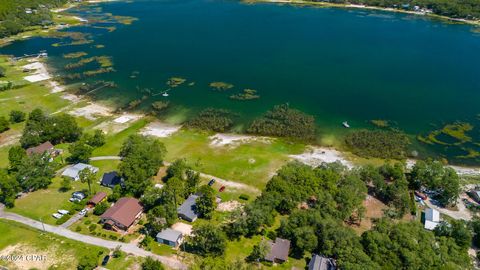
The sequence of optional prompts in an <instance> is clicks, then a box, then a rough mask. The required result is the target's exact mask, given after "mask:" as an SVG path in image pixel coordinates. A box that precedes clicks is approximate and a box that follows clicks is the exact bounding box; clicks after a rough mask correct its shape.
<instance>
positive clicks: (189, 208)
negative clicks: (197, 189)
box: [177, 194, 199, 222]
mask: <svg viewBox="0 0 480 270" xmlns="http://www.w3.org/2000/svg"><path fill="white" fill-rule="evenodd" d="M198 197H199V196H198V195H195V194H192V195H190V196H188V198H187V199H186V200H185V201H184V202H183V203H182V205H180V207H178V208H177V214H178V217H179V218H181V219H183V220H186V221H188V222H194V221H195V220H196V219H197V218H198V214H197V209H196V208H197V203H196V201H197V198H198Z"/></svg>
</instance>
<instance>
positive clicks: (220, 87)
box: [210, 82, 233, 91]
mask: <svg viewBox="0 0 480 270" xmlns="http://www.w3.org/2000/svg"><path fill="white" fill-rule="evenodd" d="M210 87H211V88H213V89H214V90H216V91H225V90H228V89H231V88H233V84H230V83H226V82H211V83H210Z"/></svg>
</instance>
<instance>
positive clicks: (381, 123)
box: [370, 119, 390, 128]
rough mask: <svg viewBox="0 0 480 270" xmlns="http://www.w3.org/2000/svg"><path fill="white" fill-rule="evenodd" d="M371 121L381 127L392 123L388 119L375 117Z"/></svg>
mask: <svg viewBox="0 0 480 270" xmlns="http://www.w3.org/2000/svg"><path fill="white" fill-rule="evenodd" d="M370 123H372V125H374V126H376V127H379V128H387V127H389V126H390V123H389V122H388V120H380V119H375V120H370Z"/></svg>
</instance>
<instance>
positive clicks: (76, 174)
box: [62, 163, 98, 181]
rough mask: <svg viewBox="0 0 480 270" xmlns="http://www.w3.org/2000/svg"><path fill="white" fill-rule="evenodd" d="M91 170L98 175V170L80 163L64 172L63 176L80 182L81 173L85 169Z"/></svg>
mask: <svg viewBox="0 0 480 270" xmlns="http://www.w3.org/2000/svg"><path fill="white" fill-rule="evenodd" d="M87 168H88V169H89V170H90V171H91V172H92V173H97V172H98V168H97V167H93V166H92V165H88V164H84V163H78V164H75V165H73V166H71V167H69V168H67V169H66V170H65V171H63V173H62V176H64V177H68V178H71V179H72V180H74V181H78V180H79V179H80V172H81V171H83V170H84V169H87Z"/></svg>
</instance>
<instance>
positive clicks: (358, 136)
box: [345, 129, 410, 159]
mask: <svg viewBox="0 0 480 270" xmlns="http://www.w3.org/2000/svg"><path fill="white" fill-rule="evenodd" d="M345 144H346V145H347V147H348V148H349V149H350V151H352V152H353V153H354V154H356V155H358V156H362V157H367V158H368V157H375V158H385V159H404V158H406V157H407V150H408V146H409V145H410V140H409V138H408V136H407V135H406V134H405V133H403V132H400V131H386V130H366V129H364V130H358V131H353V132H351V133H349V134H348V135H347V136H346V137H345Z"/></svg>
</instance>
